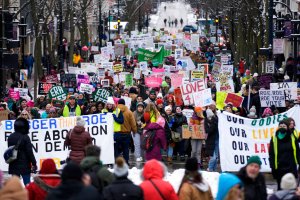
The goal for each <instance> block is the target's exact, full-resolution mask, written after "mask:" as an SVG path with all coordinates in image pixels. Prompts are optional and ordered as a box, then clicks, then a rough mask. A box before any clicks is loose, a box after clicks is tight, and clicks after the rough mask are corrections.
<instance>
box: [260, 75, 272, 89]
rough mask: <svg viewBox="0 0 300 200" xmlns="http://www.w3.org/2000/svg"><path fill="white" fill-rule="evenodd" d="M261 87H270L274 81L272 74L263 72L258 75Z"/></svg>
mask: <svg viewBox="0 0 300 200" xmlns="http://www.w3.org/2000/svg"><path fill="white" fill-rule="evenodd" d="M257 81H258V84H259V86H260V88H264V89H270V83H272V82H273V75H272V74H262V75H259V76H258V77H257Z"/></svg>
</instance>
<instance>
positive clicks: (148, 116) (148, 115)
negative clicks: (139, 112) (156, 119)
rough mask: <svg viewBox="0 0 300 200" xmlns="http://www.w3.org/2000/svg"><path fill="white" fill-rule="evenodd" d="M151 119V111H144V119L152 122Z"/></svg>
mask: <svg viewBox="0 0 300 200" xmlns="http://www.w3.org/2000/svg"><path fill="white" fill-rule="evenodd" d="M150 119H151V117H150V113H149V112H145V113H144V120H145V122H146V123H147V122H150Z"/></svg>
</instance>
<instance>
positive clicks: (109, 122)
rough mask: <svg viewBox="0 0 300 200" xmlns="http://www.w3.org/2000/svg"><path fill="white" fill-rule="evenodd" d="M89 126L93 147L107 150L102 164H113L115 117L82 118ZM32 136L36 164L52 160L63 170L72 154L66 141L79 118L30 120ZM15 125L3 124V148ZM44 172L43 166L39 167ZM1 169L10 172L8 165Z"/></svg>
mask: <svg viewBox="0 0 300 200" xmlns="http://www.w3.org/2000/svg"><path fill="white" fill-rule="evenodd" d="M81 117H82V118H83V120H84V121H85V122H86V125H85V127H84V128H85V131H87V132H89V133H90V135H91V137H92V141H93V144H95V145H97V146H100V147H101V148H102V149H105V151H107V152H105V153H102V154H101V157H100V159H101V161H102V162H103V164H113V163H114V160H115V159H114V138H113V134H114V130H113V127H114V119H113V116H112V114H104V113H100V114H94V115H85V116H81ZM28 122H29V127H30V129H29V133H28V136H29V137H28V138H30V139H31V140H32V141H31V143H32V150H33V153H34V155H35V158H36V160H37V163H38V164H39V163H42V162H43V160H45V159H46V158H52V159H53V160H54V162H55V163H56V164H57V168H58V169H61V167H62V166H61V164H60V161H64V160H66V158H67V157H68V155H69V153H70V150H69V149H68V148H65V145H64V141H65V138H66V137H67V134H68V132H69V131H70V130H72V129H73V128H74V126H76V117H62V118H51V119H34V120H28ZM13 124H14V121H13V120H6V121H3V122H2V126H1V127H0V131H1V132H2V133H5V134H1V137H2V138H1V140H0V145H1V146H2V147H4V146H7V138H8V136H9V135H10V134H12V133H13V132H14V131H15V130H14V125H13ZM5 150H6V148H1V149H0V153H1V155H3V154H4V151H5ZM38 168H39V169H41V166H40V165H39V166H38ZM0 169H1V170H3V171H7V170H8V165H7V164H6V163H5V162H1V163H0Z"/></svg>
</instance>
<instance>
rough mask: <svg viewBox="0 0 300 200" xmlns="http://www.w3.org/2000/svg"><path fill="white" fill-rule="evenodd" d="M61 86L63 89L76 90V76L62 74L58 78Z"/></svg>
mask: <svg viewBox="0 0 300 200" xmlns="http://www.w3.org/2000/svg"><path fill="white" fill-rule="evenodd" d="M60 82H61V85H62V86H63V87H64V88H76V87H77V79H76V74H63V75H61V76H60Z"/></svg>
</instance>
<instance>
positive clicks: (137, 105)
mask: <svg viewBox="0 0 300 200" xmlns="http://www.w3.org/2000/svg"><path fill="white" fill-rule="evenodd" d="M139 106H142V107H143V108H145V105H144V104H143V102H139V103H137V104H136V108H137V107H139Z"/></svg>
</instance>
